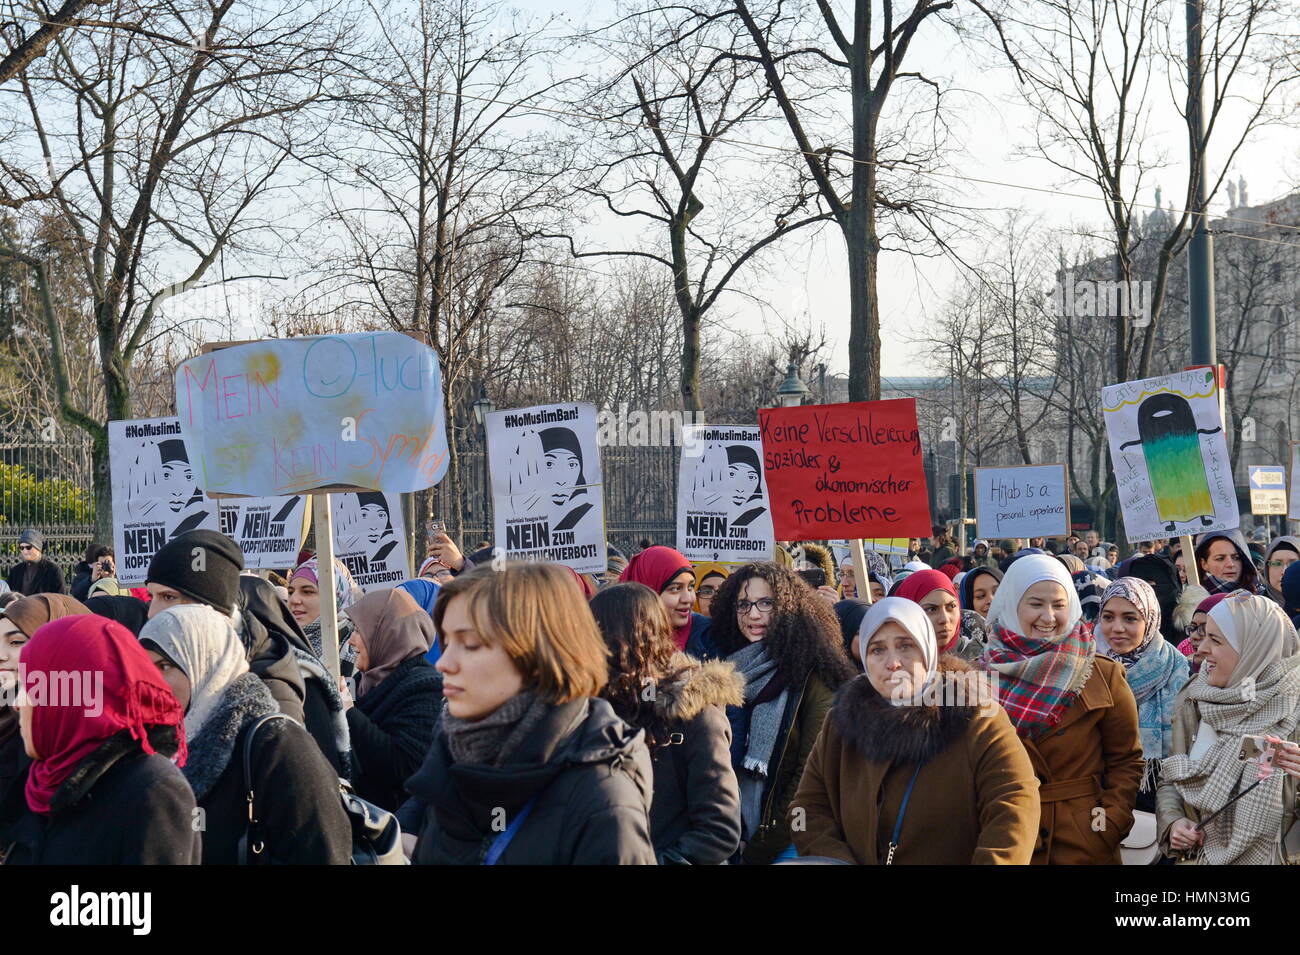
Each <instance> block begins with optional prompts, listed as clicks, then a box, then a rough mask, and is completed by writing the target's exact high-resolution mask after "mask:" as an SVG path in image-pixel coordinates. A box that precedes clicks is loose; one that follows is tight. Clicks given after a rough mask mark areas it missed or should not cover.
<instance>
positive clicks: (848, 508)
mask: <svg viewBox="0 0 1300 955" xmlns="http://www.w3.org/2000/svg"><path fill="white" fill-rule="evenodd" d="M758 420H759V428H760V431H761V434H762V441H763V472H764V475H765V477H766V479H767V488H768V496H769V499H770V501H771V503H772V523H773V525H774V528H775V532H776V536H777V538H778V539H779V540H828V539H835V538H855V537H861V538H866V537H891V538H892V537H898V536H900V535H907V536H908V537H925V536H927V535H928V534H929V533H930V502H929V497H928V496H927V493H926V487H925V471H924V469H923V466H922V460H921V432H920V429H919V428H918V427H917V424H916V400H915V399H913V398H897V399H893V400H890V401H862V402H855V403H846V404H835V405H801V406H799V407H796V408H760V409H759V412H758Z"/></svg>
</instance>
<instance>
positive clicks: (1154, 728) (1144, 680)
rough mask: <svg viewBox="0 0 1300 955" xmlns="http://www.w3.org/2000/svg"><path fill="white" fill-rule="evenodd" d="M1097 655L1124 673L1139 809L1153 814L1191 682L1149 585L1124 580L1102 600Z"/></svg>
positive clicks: (1153, 591) (1097, 628) (1132, 579)
mask: <svg viewBox="0 0 1300 955" xmlns="http://www.w3.org/2000/svg"><path fill="white" fill-rule="evenodd" d="M1094 632H1095V633H1096V637H1097V652H1098V653H1100V654H1101V655H1102V656H1104V657H1107V658H1108V659H1111V660H1114V661H1115V662H1117V663H1119V664H1120V665H1121V666H1123V667H1124V674H1125V676H1126V677H1127V679H1128V686H1129V689H1130V690H1132V691H1133V698H1134V699H1136V700H1137V705H1138V734H1139V735H1140V737H1141V739H1142V758H1143V759H1145V760H1146V772H1145V773H1143V775H1142V785H1141V786H1140V787H1139V789H1138V797H1137V808H1138V809H1141V810H1142V811H1143V812H1155V808H1156V807H1155V793H1156V787H1157V786H1158V785H1159V784H1160V760H1162V759H1164V758H1165V757H1166V756H1168V755H1169V751H1170V745H1171V742H1172V735H1171V734H1172V729H1171V727H1172V724H1173V719H1174V702H1175V700H1176V699H1177V697H1178V691H1179V690H1181V689H1182V688H1183V686H1184V684H1186V683H1187V681H1188V679H1189V678H1190V671H1189V668H1188V664H1187V658H1186V657H1185V656H1183V655H1182V654H1181V653H1179V652H1178V649H1177V648H1176V647H1174V646H1173V644H1171V643H1169V642H1168V641H1167V640H1165V638H1164V635H1163V634H1162V633H1161V632H1160V603H1159V601H1158V599H1157V597H1156V592H1155V590H1154V589H1153V588H1152V586H1151V585H1150V584H1148V583H1147V582H1146V581H1145V580H1141V579H1139V578H1137V577H1121V578H1120V579H1119V580H1117V581H1115V582H1114V583H1113V584H1111V585H1110V586H1109V587H1107V588H1106V593H1105V594H1103V595H1102V598H1101V615H1100V616H1099V617H1098V618H1097V626H1096V628H1095V630H1094Z"/></svg>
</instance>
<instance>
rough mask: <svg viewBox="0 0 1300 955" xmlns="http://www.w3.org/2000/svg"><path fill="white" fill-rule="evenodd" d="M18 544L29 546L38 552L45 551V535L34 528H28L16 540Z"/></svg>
mask: <svg viewBox="0 0 1300 955" xmlns="http://www.w3.org/2000/svg"><path fill="white" fill-rule="evenodd" d="M18 543H20V544H31V545H32V546H33V547H35V548H36V549H37V550H39V551H43V550H45V535H44V534H42V533H41V532H40V531H38V530H37V529H36V528H34V527H29V528H27V530H25V531H23V532H22V535H21V536H20V537H19V538H18Z"/></svg>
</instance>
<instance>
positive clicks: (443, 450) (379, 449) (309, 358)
mask: <svg viewBox="0 0 1300 955" xmlns="http://www.w3.org/2000/svg"><path fill="white" fill-rule="evenodd" d="M176 409H177V413H178V415H179V417H180V422H181V430H182V433H183V435H184V438H185V443H186V445H187V446H188V448H189V449H190V453H191V455H192V456H193V463H194V468H195V474H196V477H197V479H198V482H199V485H200V486H201V487H202V488H203V489H204V490H205V491H207V492H209V493H210V494H246V495H252V496H263V497H268V496H279V495H288V494H293V493H300V492H304V491H310V490H315V489H319V488H339V487H348V488H362V489H369V490H379V491H393V492H401V491H418V490H423V489H424V488H427V487H430V486H432V485H434V484H436V483H438V481H440V480H441V479H442V476H443V475H444V474H445V473H446V470H447V435H446V427H445V423H444V413H443V403H442V372H441V369H440V368H439V365H438V356H437V354H436V353H435V352H434V351H433V349H431V348H429V347H428V346H427V345H424V344H422V343H420V342H417V341H416V340H414V339H413V338H410V337H409V336H407V335H400V334H398V333H396V332H375V333H365V334H355V335H325V336H317V337H309V338H290V339H285V340H276V341H263V342H253V343H251V344H247V345H236V346H233V347H231V348H226V349H222V350H221V351H215V352H209V353H208V354H205V355H199V356H198V357H195V358H191V359H189V360H187V361H184V362H181V364H180V365H179V366H178V367H177V369H176Z"/></svg>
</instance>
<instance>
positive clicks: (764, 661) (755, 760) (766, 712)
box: [727, 640, 790, 835]
mask: <svg viewBox="0 0 1300 955" xmlns="http://www.w3.org/2000/svg"><path fill="white" fill-rule="evenodd" d="M727 660H728V662H730V663H732V664H734V665H735V667H736V672H738V673H739V674H740V675H741V676H742V677H744V678H745V702H746V704H748V703H749V702H750V701H751V700H753V699H754V698H755V697H756V696H758V695H759V694H760V693H761V692H763V688H764V687H765V686H767V684H768V681H769V680H771V679H772V677H773V676H774V675H775V674H776V662H775V661H774V660H773V659H772V658H771V657H770V656H768V653H767V645H766V644H764V643H763V641H761V640H759V641H758V642H756V643H751V644H750V645H749V646H747V647H744V648H742V649H740V650H737V651H736V652H735V653H733V654H732V655H731V656H729V657H727ZM789 702H790V688H789V687H786V688H785V689H784V690H782V691H781V692H780V694H779V695H778V696H776V697H775V698H773V699H771V700H768V701H767V702H766V703H759V704H758V705H757V706H755V707H754V708H753V709H752V710H751V712H750V714H749V735H748V737H747V739H746V742H745V760H744V769H745V770H746V772H744V773H743V774H742V775H741V778H740V780H739V782H740V815H741V820H742V821H743V822H744V825H745V832H746V833H747V834H750V835H752V834H753V833H754V832H755V831H756V830H757V829H758V827H759V825H761V823H762V820H761V819H759V816H760V815H761V814H762V812H763V787H764V785H765V783H766V781H767V776H768V772H769V771H770V767H771V762H772V753H773V751H774V750H775V749H776V742H777V737H778V736H779V735H780V732H781V719H782V717H784V716H785V708H786V706H787V705H788V703H789Z"/></svg>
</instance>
